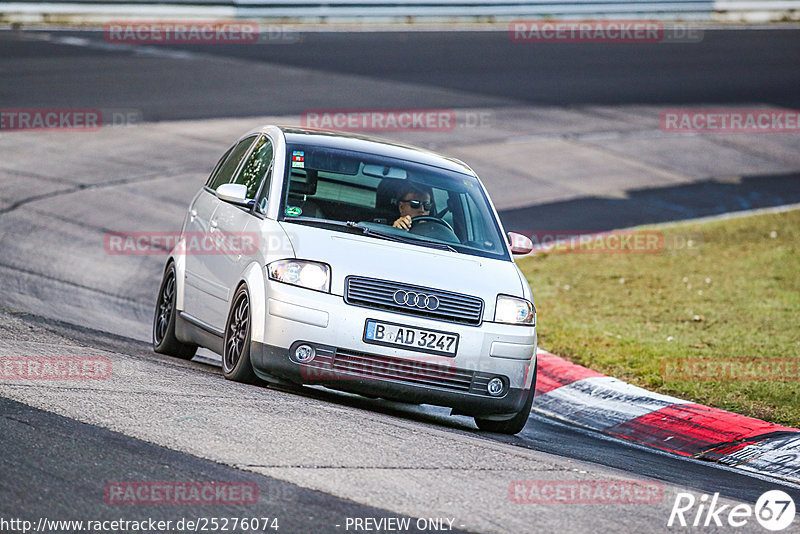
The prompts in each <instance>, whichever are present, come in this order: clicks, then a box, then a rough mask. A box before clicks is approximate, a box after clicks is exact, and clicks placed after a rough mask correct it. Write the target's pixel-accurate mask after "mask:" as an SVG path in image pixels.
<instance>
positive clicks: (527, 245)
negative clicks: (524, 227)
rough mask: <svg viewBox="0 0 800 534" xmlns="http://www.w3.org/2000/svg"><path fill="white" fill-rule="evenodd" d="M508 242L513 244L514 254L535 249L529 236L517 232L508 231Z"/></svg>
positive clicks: (528, 252)
mask: <svg viewBox="0 0 800 534" xmlns="http://www.w3.org/2000/svg"><path fill="white" fill-rule="evenodd" d="M508 243H509V244H510V245H511V253H512V254H518V255H525V254H530V253H531V251H532V250H533V241H531V240H530V238H529V237H528V236H524V235H522V234H518V233H516V232H508Z"/></svg>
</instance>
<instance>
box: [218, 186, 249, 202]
mask: <svg viewBox="0 0 800 534" xmlns="http://www.w3.org/2000/svg"><path fill="white" fill-rule="evenodd" d="M216 194H217V198H218V199H220V200H222V201H224V202H230V203H232V204H238V205H242V206H246V205H247V186H246V185H243V184H222V185H221V186H219V187H218V188H217V190H216Z"/></svg>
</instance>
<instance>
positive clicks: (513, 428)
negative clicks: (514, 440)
mask: <svg viewBox="0 0 800 534" xmlns="http://www.w3.org/2000/svg"><path fill="white" fill-rule="evenodd" d="M538 366H539V362H536V364H535V365H534V368H533V382H531V389H530V392H529V393H528V397H527V398H526V399H525V404H524V405H523V406H522V409H521V410H520V411H519V412H517V415H515V416H514V417H512V418H511V419H507V420H505V421H492V420H491V419H481V418H480V417H475V418H474V419H475V424H476V425H478V428H479V429H481V430H483V431H485V432H497V433H498V434H512V435H513V434H518V433H519V432H521V431H522V429H523V428H525V425H526V424H527V422H528V417H530V415H531V405H532V404H533V395H534V394H535V392H536V370H537V369H538Z"/></svg>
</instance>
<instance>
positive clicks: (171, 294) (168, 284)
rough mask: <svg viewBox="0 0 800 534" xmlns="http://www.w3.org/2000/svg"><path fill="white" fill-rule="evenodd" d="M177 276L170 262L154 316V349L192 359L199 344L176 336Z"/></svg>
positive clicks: (162, 282)
mask: <svg viewBox="0 0 800 534" xmlns="http://www.w3.org/2000/svg"><path fill="white" fill-rule="evenodd" d="M176 284H177V276H176V274H175V265H174V264H173V263H170V264H169V265H168V266H167V270H166V271H164V278H163V279H162V280H161V288H160V289H159V290H158V300H157V301H156V311H155V316H154V317H153V350H154V351H156V352H158V353H159V354H167V355H169V356H175V357H177V358H182V359H184V360H191V359H192V357H193V356H194V354H195V352H197V345H191V344H187V343H183V342H181V341H180V340H179V339H178V338H177V337H175V321H177V317H176V316H177V312H176V310H175V294H176V287H175V286H176Z"/></svg>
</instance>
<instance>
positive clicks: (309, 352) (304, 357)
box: [294, 345, 317, 363]
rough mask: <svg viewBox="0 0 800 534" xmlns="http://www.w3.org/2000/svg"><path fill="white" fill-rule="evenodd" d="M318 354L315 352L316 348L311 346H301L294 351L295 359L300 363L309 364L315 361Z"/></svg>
mask: <svg viewBox="0 0 800 534" xmlns="http://www.w3.org/2000/svg"><path fill="white" fill-rule="evenodd" d="M316 355H317V353H316V351H315V350H314V347H312V346H310V345H300V346H299V347H297V348H296V349H294V357H295V358H296V359H297V361H298V362H300V363H307V362H310V361H311V360H313V359H314V356H316Z"/></svg>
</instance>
